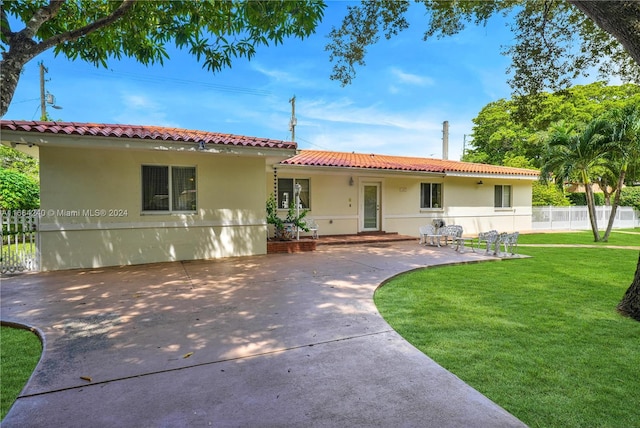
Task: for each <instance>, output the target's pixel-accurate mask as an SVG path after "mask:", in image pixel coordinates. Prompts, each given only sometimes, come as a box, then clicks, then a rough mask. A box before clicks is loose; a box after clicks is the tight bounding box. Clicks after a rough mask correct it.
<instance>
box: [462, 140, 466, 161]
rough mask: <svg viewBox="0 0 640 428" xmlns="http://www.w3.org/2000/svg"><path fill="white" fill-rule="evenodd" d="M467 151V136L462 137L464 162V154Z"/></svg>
mask: <svg viewBox="0 0 640 428" xmlns="http://www.w3.org/2000/svg"><path fill="white" fill-rule="evenodd" d="M466 149H467V134H464V135H463V136H462V160H464V152H465V150H466Z"/></svg>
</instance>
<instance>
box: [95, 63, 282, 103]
mask: <svg viewBox="0 0 640 428" xmlns="http://www.w3.org/2000/svg"><path fill="white" fill-rule="evenodd" d="M85 74H93V75H97V76H109V77H117V75H119V76H124V77H127V78H128V79H130V80H136V81H140V82H148V83H157V84H164V83H167V82H172V83H175V84H179V85H197V86H200V87H204V88H209V89H213V90H216V91H220V92H232V93H240V94H246V95H256V96H262V97H266V96H269V95H272V92H271V91H267V90H264V89H256V88H248V87H242V86H230V85H219V84H215V83H208V82H202V81H197V80H189V79H178V78H175V77H165V76H150V75H143V74H137V73H131V72H127V71H116V70H110V72H109V73H104V72H100V71H97V70H91V71H87V72H86V73H85Z"/></svg>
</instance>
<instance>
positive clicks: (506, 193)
mask: <svg viewBox="0 0 640 428" xmlns="http://www.w3.org/2000/svg"><path fill="white" fill-rule="evenodd" d="M494 196H495V197H494V204H493V206H494V207H495V208H511V186H501V185H498V186H495V188H494Z"/></svg>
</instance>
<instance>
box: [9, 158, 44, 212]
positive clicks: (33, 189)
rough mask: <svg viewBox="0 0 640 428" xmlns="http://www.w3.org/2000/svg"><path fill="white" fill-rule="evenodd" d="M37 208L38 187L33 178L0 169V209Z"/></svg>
mask: <svg viewBox="0 0 640 428" xmlns="http://www.w3.org/2000/svg"><path fill="white" fill-rule="evenodd" d="M39 206H40V186H38V183H36V181H35V180H34V179H33V178H31V177H29V176H27V175H25V174H23V173H21V172H17V171H14V170H11V169H5V168H0V209H3V210H29V209H34V208H38V207H39Z"/></svg>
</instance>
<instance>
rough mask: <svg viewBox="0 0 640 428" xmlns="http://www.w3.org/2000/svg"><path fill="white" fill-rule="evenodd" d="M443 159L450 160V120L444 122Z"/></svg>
mask: <svg viewBox="0 0 640 428" xmlns="http://www.w3.org/2000/svg"><path fill="white" fill-rule="evenodd" d="M442 159H443V160H449V121H448V120H445V121H444V122H442Z"/></svg>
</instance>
